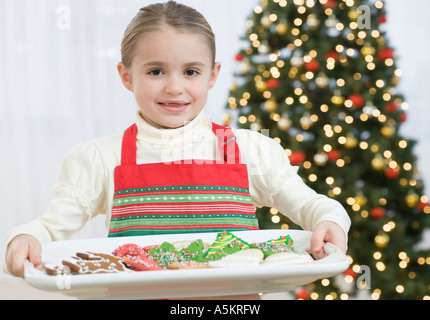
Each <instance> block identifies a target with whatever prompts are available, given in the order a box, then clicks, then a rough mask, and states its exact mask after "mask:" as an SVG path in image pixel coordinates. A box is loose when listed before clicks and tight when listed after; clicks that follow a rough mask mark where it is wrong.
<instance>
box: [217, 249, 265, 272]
mask: <svg viewBox="0 0 430 320" xmlns="http://www.w3.org/2000/svg"><path fill="white" fill-rule="evenodd" d="M263 257H264V254H263V251H261V250H260V249H244V250H240V251H237V252H235V253H232V254H229V255H226V256H224V257H222V258H221V259H219V260H216V261H211V262H209V265H210V266H211V267H213V268H238V267H250V266H258V265H259V264H260V262H261V261H262V260H263Z"/></svg>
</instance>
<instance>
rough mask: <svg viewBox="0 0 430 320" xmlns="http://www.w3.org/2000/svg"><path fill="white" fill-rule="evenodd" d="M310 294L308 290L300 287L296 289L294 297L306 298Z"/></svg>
mask: <svg viewBox="0 0 430 320" xmlns="http://www.w3.org/2000/svg"><path fill="white" fill-rule="evenodd" d="M309 296H310V292H309V290H307V289H304V288H300V289H297V291H296V299H299V300H308V299H309Z"/></svg>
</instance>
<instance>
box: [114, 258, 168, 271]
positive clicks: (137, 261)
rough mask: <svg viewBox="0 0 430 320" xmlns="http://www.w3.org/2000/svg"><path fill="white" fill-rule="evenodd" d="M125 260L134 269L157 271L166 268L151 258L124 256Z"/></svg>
mask: <svg viewBox="0 0 430 320" xmlns="http://www.w3.org/2000/svg"><path fill="white" fill-rule="evenodd" d="M122 260H123V262H124V263H125V264H126V265H127V266H130V267H131V269H132V270H134V271H157V270H160V271H161V270H165V269H164V268H162V267H160V266H159V265H158V264H157V263H156V262H155V261H154V260H152V259H149V258H133V259H130V258H122Z"/></svg>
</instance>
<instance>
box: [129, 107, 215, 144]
mask: <svg viewBox="0 0 430 320" xmlns="http://www.w3.org/2000/svg"><path fill="white" fill-rule="evenodd" d="M135 121H136V125H137V128H138V132H137V140H138V141H139V142H141V143H143V144H144V145H146V146H147V147H151V146H152V147H155V148H160V147H169V146H170V147H171V146H177V145H180V144H184V142H195V141H199V140H201V139H202V138H203V137H204V135H205V134H207V130H211V127H212V122H211V120H210V118H209V117H207V116H205V115H204V113H203V111H202V112H200V113H199V114H198V115H197V116H196V117H195V118H194V119H193V120H191V121H190V122H189V123H187V124H186V125H185V126H183V127H180V128H176V129H158V128H155V127H153V126H152V125H150V124H149V123H148V122H146V121H145V120H144V119H143V117H142V116H141V115H140V111H137V112H136V115H135Z"/></svg>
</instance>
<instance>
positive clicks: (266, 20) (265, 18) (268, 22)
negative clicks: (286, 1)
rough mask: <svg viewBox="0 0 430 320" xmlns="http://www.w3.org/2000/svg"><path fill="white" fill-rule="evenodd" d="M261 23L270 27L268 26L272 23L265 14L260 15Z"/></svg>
mask: <svg viewBox="0 0 430 320" xmlns="http://www.w3.org/2000/svg"><path fill="white" fill-rule="evenodd" d="M260 21H261V24H262V25H263V27H265V28H270V26H271V25H272V21H270V18H269V15H268V14H265V15H264V16H263V17H261V20H260Z"/></svg>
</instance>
